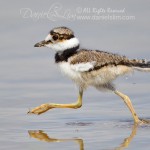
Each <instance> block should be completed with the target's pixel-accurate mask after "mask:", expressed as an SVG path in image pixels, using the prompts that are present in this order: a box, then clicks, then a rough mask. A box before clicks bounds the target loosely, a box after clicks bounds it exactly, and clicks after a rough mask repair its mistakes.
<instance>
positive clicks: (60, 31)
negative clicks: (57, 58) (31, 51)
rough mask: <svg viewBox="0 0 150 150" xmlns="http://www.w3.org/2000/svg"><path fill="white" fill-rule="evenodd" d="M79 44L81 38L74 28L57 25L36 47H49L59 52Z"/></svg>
mask: <svg viewBox="0 0 150 150" xmlns="http://www.w3.org/2000/svg"><path fill="white" fill-rule="evenodd" d="M78 46H79V40H78V39H77V38H76V37H75V36H74V33H73V31H72V30H70V29H69V28H67V27H57V28H54V29H52V30H51V31H50V33H49V34H48V35H47V37H46V38H45V40H43V41H41V42H38V43H36V44H35V45H34V47H49V48H52V49H54V50H55V51H57V52H60V51H65V50H67V49H71V48H74V47H78Z"/></svg>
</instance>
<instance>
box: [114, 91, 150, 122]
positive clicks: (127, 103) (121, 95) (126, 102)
mask: <svg viewBox="0 0 150 150" xmlns="http://www.w3.org/2000/svg"><path fill="white" fill-rule="evenodd" d="M114 93H115V94H117V95H118V96H120V97H121V98H122V99H123V101H124V102H125V104H126V105H127V107H128V108H129V110H130V112H131V114H132V117H133V119H134V122H135V123H136V124H143V123H150V122H149V121H148V120H144V119H139V117H138V116H137V114H136V112H135V110H134V108H133V106H132V103H131V100H130V98H129V97H128V96H127V95H125V94H123V93H121V92H119V91H114Z"/></svg>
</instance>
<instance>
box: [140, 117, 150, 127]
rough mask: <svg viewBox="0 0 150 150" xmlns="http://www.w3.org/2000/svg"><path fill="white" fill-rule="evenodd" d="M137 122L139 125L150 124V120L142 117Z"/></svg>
mask: <svg viewBox="0 0 150 150" xmlns="http://www.w3.org/2000/svg"><path fill="white" fill-rule="evenodd" d="M137 124H138V125H146V124H150V120H146V119H141V118H139V120H138V122H137Z"/></svg>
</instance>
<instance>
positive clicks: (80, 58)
mask: <svg viewBox="0 0 150 150" xmlns="http://www.w3.org/2000/svg"><path fill="white" fill-rule="evenodd" d="M69 61H70V64H79V63H87V62H95V65H94V68H93V70H97V69H100V68H102V67H105V66H109V65H110V66H113V65H114V66H117V65H125V66H128V67H141V68H144V67H150V62H147V61H146V60H144V59H142V60H138V59H128V58H127V57H126V56H121V55H118V54H113V53H108V52H104V51H99V50H84V49H81V50H79V51H78V52H76V53H75V54H74V55H73V56H72V57H70V59H69ZM90 71H92V70H90Z"/></svg>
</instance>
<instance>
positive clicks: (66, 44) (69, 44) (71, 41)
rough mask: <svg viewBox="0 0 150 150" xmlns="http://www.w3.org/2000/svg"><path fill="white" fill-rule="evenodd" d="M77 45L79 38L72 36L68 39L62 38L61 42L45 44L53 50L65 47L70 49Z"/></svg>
mask: <svg viewBox="0 0 150 150" xmlns="http://www.w3.org/2000/svg"><path fill="white" fill-rule="evenodd" d="M78 45H79V40H78V39H77V38H76V37H74V38H71V39H69V40H64V41H62V42H58V43H57V42H56V43H50V44H47V45H46V47H49V48H52V49H54V50H55V51H57V52H58V51H64V50H66V49H70V48H73V47H76V46H78Z"/></svg>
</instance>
